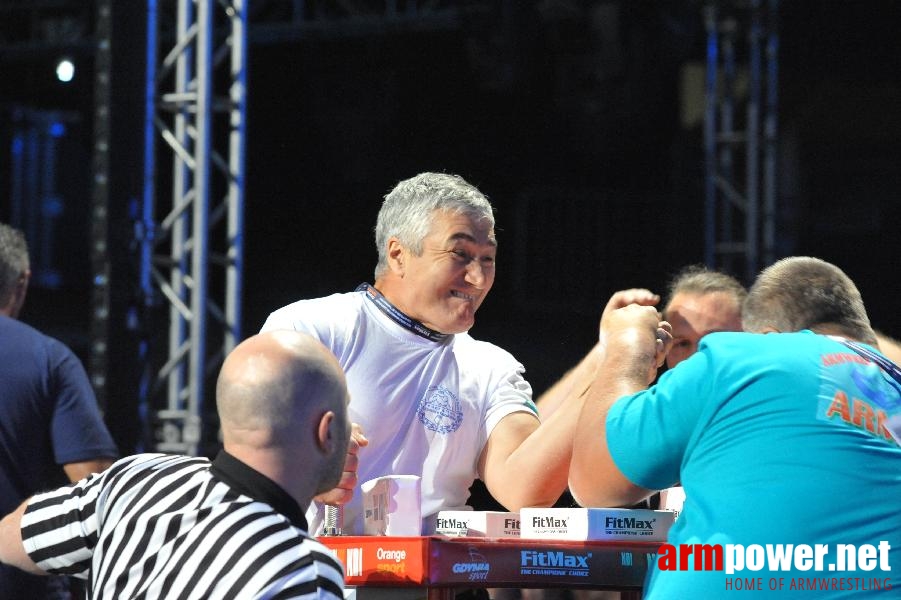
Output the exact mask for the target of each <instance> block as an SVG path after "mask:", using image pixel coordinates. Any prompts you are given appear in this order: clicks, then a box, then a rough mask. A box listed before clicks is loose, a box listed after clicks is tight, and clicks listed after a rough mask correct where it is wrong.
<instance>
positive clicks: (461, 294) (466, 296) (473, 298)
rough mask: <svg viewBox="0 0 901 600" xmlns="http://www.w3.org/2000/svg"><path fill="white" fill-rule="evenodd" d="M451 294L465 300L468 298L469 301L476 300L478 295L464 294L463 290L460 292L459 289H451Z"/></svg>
mask: <svg viewBox="0 0 901 600" xmlns="http://www.w3.org/2000/svg"><path fill="white" fill-rule="evenodd" d="M451 296H453V297H454V298H462V299H463V300H467V301H469V302H475V300H476V297H475V296H470V295H469V294H464V293H463V292H458V291H457V290H451Z"/></svg>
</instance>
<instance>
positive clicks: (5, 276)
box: [0, 223, 29, 306]
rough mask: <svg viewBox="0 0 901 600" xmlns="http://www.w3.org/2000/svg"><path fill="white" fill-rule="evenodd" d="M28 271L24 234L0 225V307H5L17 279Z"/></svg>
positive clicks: (2, 224) (26, 245) (26, 246)
mask: <svg viewBox="0 0 901 600" xmlns="http://www.w3.org/2000/svg"><path fill="white" fill-rule="evenodd" d="M28 269H29V260H28V244H27V243H26V242H25V234H24V233H22V232H21V231H19V230H18V229H16V228H14V227H10V226H9V225H6V224H4V223H0V306H6V305H7V304H8V303H9V300H10V298H11V297H12V294H13V292H14V291H15V289H16V283H17V282H18V281H19V278H20V277H21V276H22V275H23V274H24V273H25V272H26V271H28Z"/></svg>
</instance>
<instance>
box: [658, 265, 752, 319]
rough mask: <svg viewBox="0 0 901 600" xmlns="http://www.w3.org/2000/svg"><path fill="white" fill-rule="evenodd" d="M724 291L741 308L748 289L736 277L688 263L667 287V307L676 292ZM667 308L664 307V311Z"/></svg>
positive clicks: (700, 293) (710, 292)
mask: <svg viewBox="0 0 901 600" xmlns="http://www.w3.org/2000/svg"><path fill="white" fill-rule="evenodd" d="M715 292H723V293H726V294H729V295H730V296H732V297H733V298H735V302H736V306H737V307H738V308H739V309H741V306H742V304H743V303H744V301H745V298H747V297H748V290H747V289H745V286H744V285H742V283H741V282H740V281H739V280H738V279H736V278H735V277H733V276H731V275H728V274H726V273H723V272H721V271H714V270H713V269H710V268H708V267H707V266H706V265H688V266H687V267H684V268H683V269H682V270H680V271H679V272H678V273H676V275H675V276H673V278H672V279H671V280H670V282H669V286H668V287H667V301H666V308H667V309H668V308H669V303H670V302H672V301H673V296H675V295H676V294H680V293H681V294H698V295H703V294H713V293H715ZM665 312H666V309H664V313H665Z"/></svg>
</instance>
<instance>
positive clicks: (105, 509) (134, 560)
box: [22, 451, 344, 600]
mask: <svg viewBox="0 0 901 600" xmlns="http://www.w3.org/2000/svg"><path fill="white" fill-rule="evenodd" d="M22 540H23V543H24V545H25V549H26V551H27V552H28V555H29V556H30V557H31V559H32V560H33V561H34V562H35V563H36V564H37V565H38V566H39V567H40V568H42V569H44V570H45V571H48V572H51V573H60V574H66V575H73V576H76V577H80V578H82V579H88V580H89V585H88V589H89V591H88V594H89V597H90V598H92V599H110V600H122V599H124V598H166V599H170V598H171V599H174V598H179V599H188V598H211V599H212V598H223V599H233V598H234V599H241V600H243V599H245V598H261V599H262V598H273V599H274V598H279V599H281V598H306V599H310V598H317V599H318V598H323V599H340V598H343V586H344V578H343V571H342V567H341V564H340V563H339V562H338V561H337V560H336V559H335V558H334V557H333V555H332V554H331V552H330V551H329V550H328V549H327V548H326V547H325V546H323V545H322V544H320V543H319V542H318V541H317V540H315V539H313V538H311V537H310V536H309V535H308V534H307V522H306V519H305V518H304V515H303V511H302V510H301V508H300V506H299V505H298V504H297V502H296V501H295V500H294V499H293V498H291V496H289V495H288V494H287V492H285V491H284V490H283V489H282V488H281V487H279V486H278V485H277V484H276V483H275V482H273V481H272V480H270V479H269V478H267V477H265V476H263V475H262V474H260V473H258V472H257V471H255V470H253V469H252V468H250V467H249V466H247V465H245V464H244V463H242V462H241V461H239V460H237V459H236V458H234V457H233V456H231V455H229V454H228V453H226V452H224V451H223V452H220V453H219V455H218V456H217V457H216V459H215V460H214V461H212V462H210V461H209V460H207V459H206V458H197V457H188V456H172V455H165V454H139V455H136V456H131V457H128V458H124V459H122V460H119V461H117V462H116V463H115V464H113V465H112V466H111V467H110V468H109V469H107V470H106V471H104V472H103V473H100V474H97V475H92V476H91V477H89V478H88V479H84V480H82V481H80V482H78V483H76V484H74V485H71V486H66V487H63V488H60V489H58V490H55V491H52V492H47V493H44V494H39V495H36V496H34V497H33V498H32V499H31V500H30V501H29V503H28V507H27V509H26V511H25V515H24V516H23V518H22Z"/></svg>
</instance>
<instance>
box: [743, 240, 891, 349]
mask: <svg viewBox="0 0 901 600" xmlns="http://www.w3.org/2000/svg"><path fill="white" fill-rule="evenodd" d="M741 318H742V326H743V327H744V329H745V331H751V332H757V333H759V332H761V331H763V330H764V329H766V328H768V327H772V328H774V329H776V330H778V331H784V332H788V331H800V330H802V329H813V328H816V327H817V326H822V325H830V326H832V327H834V328H837V329H838V330H839V331H840V332H842V333H843V334H845V335H847V336H848V337H850V338H852V339H855V340H858V341H861V342H865V343H868V344H875V343H876V335H875V333H874V332H873V329H872V327H871V326H870V319H869V317H868V316H867V311H866V308H865V307H864V304H863V298H862V297H861V295H860V291H858V289H857V286H856V285H854V282H853V281H851V278H850V277H848V276H847V275H846V274H845V273H844V272H843V271H842V270H841V269H839V268H838V267H836V266H835V265H833V264H831V263H828V262H826V261H824V260H821V259H819V258H812V257H809V256H792V257H789V258H783V259H782V260H780V261H778V262H776V263H775V264H773V265H771V266H770V267H767V268H766V269H764V270H763V271H762V272H761V273H760V275H758V277H757V281H755V282H754V285H753V286H751V290H750V292H749V293H748V298H747V300H746V301H745V304H744V309H743V310H742V315H741Z"/></svg>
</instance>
